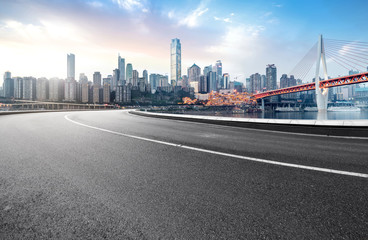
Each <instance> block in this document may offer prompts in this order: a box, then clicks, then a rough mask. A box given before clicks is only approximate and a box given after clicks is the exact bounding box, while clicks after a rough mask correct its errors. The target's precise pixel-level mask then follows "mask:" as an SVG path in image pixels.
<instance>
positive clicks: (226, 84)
mask: <svg viewBox="0 0 368 240" xmlns="http://www.w3.org/2000/svg"><path fill="white" fill-rule="evenodd" d="M222 79H223V81H224V88H225V89H229V81H230V75H229V74H228V73H224V75H222Z"/></svg>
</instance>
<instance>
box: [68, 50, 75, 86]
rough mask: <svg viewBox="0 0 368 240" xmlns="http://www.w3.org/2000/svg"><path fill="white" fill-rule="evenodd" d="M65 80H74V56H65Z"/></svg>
mask: <svg viewBox="0 0 368 240" xmlns="http://www.w3.org/2000/svg"><path fill="white" fill-rule="evenodd" d="M67 80H75V55H74V54H72V53H71V54H68V55H67Z"/></svg>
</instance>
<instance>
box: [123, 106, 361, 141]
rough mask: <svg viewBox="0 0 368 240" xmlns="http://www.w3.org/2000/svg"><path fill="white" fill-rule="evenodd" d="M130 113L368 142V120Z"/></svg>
mask: <svg viewBox="0 0 368 240" xmlns="http://www.w3.org/2000/svg"><path fill="white" fill-rule="evenodd" d="M130 113H131V114H135V115H139V116H145V117H154V118H165V119H172V120H180V121H188V122H199V123H209V124H216V125H224V126H233V127H242V128H254V129H262V130H270V131H280V132H291V133H303V134H313V135H325V136H342V137H351V138H366V139H367V140H368V120H292V119H259V118H231V117H216V116H199V115H188V114H167V113H153V112H143V111H130Z"/></svg>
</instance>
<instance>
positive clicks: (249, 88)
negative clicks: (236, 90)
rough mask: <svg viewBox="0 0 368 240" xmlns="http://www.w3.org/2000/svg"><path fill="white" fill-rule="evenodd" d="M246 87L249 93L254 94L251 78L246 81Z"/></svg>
mask: <svg viewBox="0 0 368 240" xmlns="http://www.w3.org/2000/svg"><path fill="white" fill-rule="evenodd" d="M245 86H246V88H247V93H251V92H252V83H251V80H250V77H249V78H246V79H245ZM229 88H230V83H229Z"/></svg>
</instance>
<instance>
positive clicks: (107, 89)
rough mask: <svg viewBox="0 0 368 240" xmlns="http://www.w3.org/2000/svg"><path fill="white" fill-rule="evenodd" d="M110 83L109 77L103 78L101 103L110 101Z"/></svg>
mask: <svg viewBox="0 0 368 240" xmlns="http://www.w3.org/2000/svg"><path fill="white" fill-rule="evenodd" d="M110 83H111V77H107V78H104V79H103V94H102V96H103V101H102V102H103V103H109V102H110Z"/></svg>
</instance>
